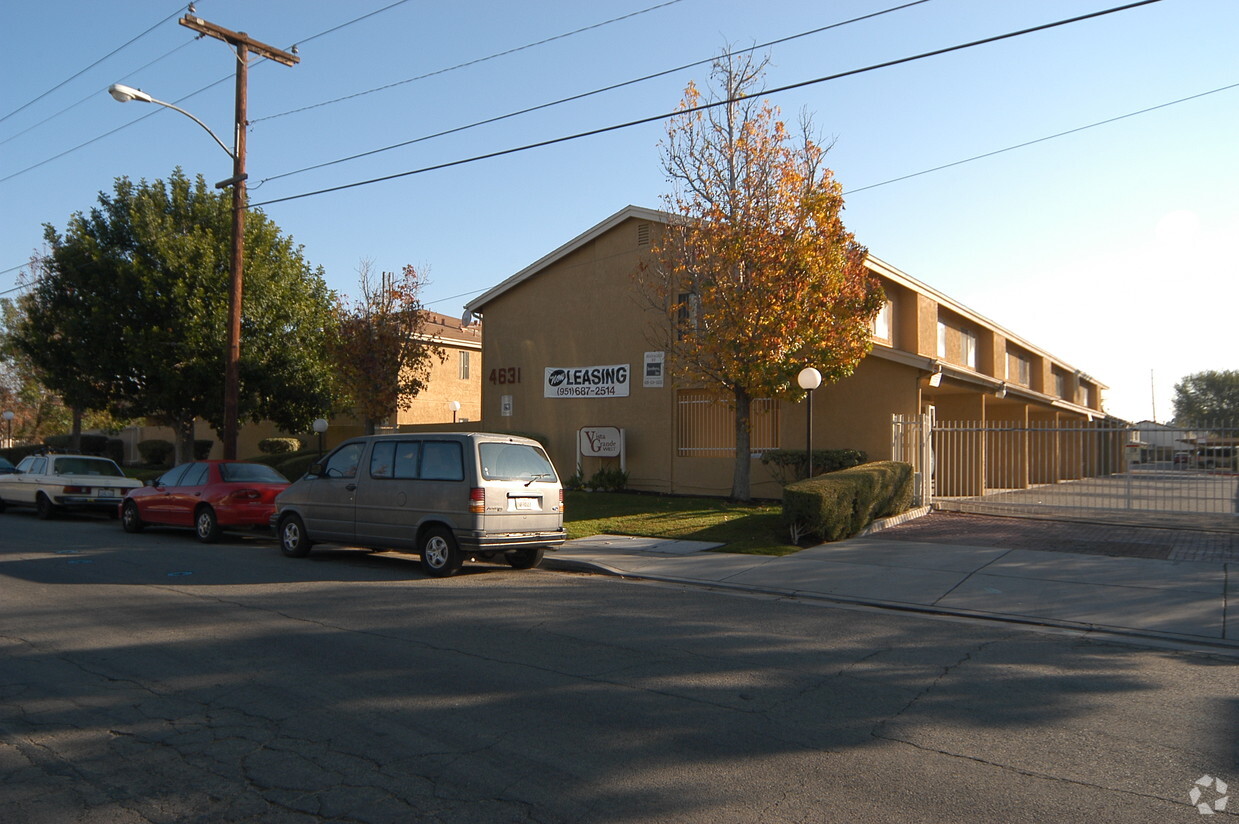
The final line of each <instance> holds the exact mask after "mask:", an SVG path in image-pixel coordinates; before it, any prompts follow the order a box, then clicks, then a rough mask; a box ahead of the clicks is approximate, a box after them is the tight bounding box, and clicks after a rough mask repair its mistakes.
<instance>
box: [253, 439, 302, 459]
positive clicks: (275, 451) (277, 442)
mask: <svg viewBox="0 0 1239 824" xmlns="http://www.w3.org/2000/svg"><path fill="white" fill-rule="evenodd" d="M258 450H259V451H260V452H262V453H263V454H266V455H286V454H288V453H289V452H299V451H301V441H299V440H297V439H296V438H263V439H262V440H261V441H259V442H258Z"/></svg>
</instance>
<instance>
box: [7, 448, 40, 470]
mask: <svg viewBox="0 0 1239 824" xmlns="http://www.w3.org/2000/svg"><path fill="white" fill-rule="evenodd" d="M42 450H43V444H41V443H38V444H26V445H25V446H10V447H9V448H8V449H0V457H4V458H6V459H7V460H8V462H9V463H11V464H14V465H16V464H18V463H19V462H20V461H21V459H22V458H24V457H26V456H27V455H33V454H35V453H36V452H41V451H42Z"/></svg>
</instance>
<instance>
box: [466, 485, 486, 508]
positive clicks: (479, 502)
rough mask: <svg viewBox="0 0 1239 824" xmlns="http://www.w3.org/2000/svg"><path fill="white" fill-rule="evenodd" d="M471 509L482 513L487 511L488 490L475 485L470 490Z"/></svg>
mask: <svg viewBox="0 0 1239 824" xmlns="http://www.w3.org/2000/svg"><path fill="white" fill-rule="evenodd" d="M469 511H470V512H472V513H474V514H475V515H481V514H482V513H484V512H485V511H486V490H485V489H482V488H481V487H480V486H475V487H474V488H473V489H470V490H469Z"/></svg>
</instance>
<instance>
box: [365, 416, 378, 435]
mask: <svg viewBox="0 0 1239 824" xmlns="http://www.w3.org/2000/svg"><path fill="white" fill-rule="evenodd" d="M376 428H377V422H376V421H375V420H374V418H366V434H367V435H373V434H374V432H375V429H376Z"/></svg>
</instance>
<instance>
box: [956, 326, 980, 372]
mask: <svg viewBox="0 0 1239 824" xmlns="http://www.w3.org/2000/svg"><path fill="white" fill-rule="evenodd" d="M959 337H960V341H961V342H962V343H963V349H964V352H963V354H964V366H967V367H968V368H969V369H976V368H977V333H976V332H970V331H968V330H967V329H963V330H960V333H959Z"/></svg>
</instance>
